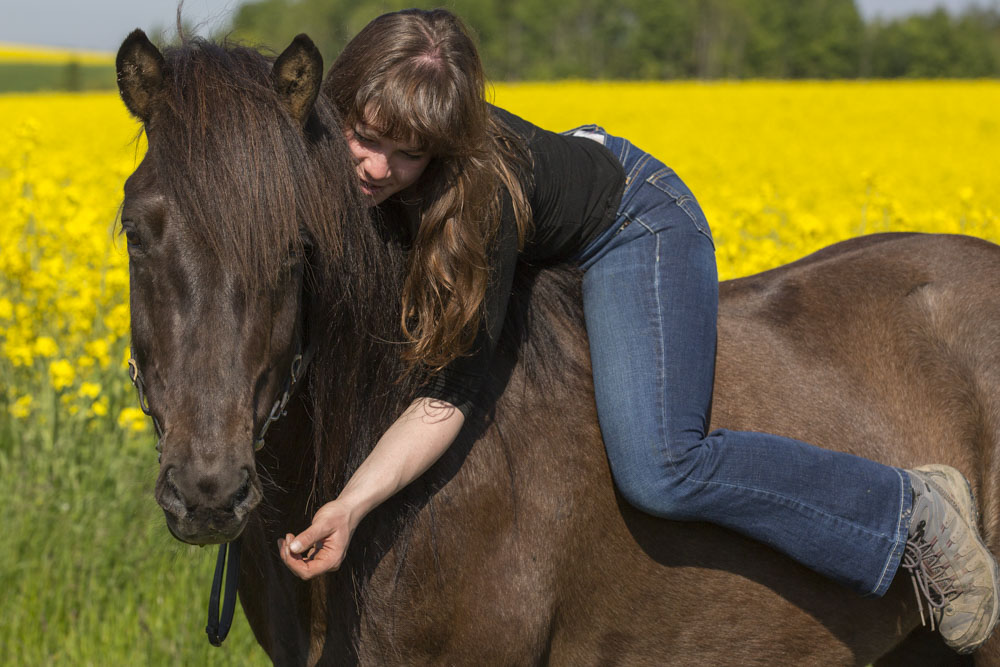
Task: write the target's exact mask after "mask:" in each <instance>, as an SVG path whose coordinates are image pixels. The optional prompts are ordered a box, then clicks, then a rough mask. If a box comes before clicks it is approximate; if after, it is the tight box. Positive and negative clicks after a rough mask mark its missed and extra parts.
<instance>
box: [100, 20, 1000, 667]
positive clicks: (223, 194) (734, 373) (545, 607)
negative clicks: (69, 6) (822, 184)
mask: <svg viewBox="0 0 1000 667" xmlns="http://www.w3.org/2000/svg"><path fill="white" fill-rule="evenodd" d="M116 67H117V73H118V84H119V91H120V93H121V96H122V99H123V101H124V103H125V105H126V107H127V108H128V109H129V110H130V111H131V113H132V114H133V115H134V116H136V117H137V118H138V119H139V120H140V121H141V122H142V125H143V128H144V131H145V132H146V135H147V138H148V150H147V152H146V154H145V156H144V157H143V159H142V161H141V163H140V164H139V166H138V167H137V168H136V170H135V172H134V173H133V174H132V175H131V176H130V177H129V178H128V180H127V182H126V184H125V188H124V192H125V195H124V202H123V205H122V211H121V222H120V225H121V229H122V232H123V233H124V235H125V236H126V238H127V244H128V253H129V273H130V287H131V292H130V305H131V335H132V348H131V349H132V353H133V356H134V360H135V365H136V369H137V372H138V371H139V370H141V372H142V377H143V380H144V382H143V388H144V396H143V397H141V398H142V400H144V401H145V402H146V403H145V404H148V407H149V410H150V411H151V414H152V415H153V418H154V420H155V422H156V424H157V426H158V430H160V432H161V437H160V441H159V446H160V449H161V462H160V470H159V476H158V478H157V483H156V488H155V496H156V500H157V502H158V503H159V504H160V505H161V506H162V508H163V511H164V515H165V518H166V523H167V527H168V529H169V530H170V532H171V533H172V534H173V535H174V536H175V537H176V538H178V539H180V540H182V541H184V542H188V543H192V544H210V543H224V542H228V541H230V540H233V539H236V538H237V537H240V539H242V542H243V558H242V562H241V564H240V566H239V590H240V601H241V603H242V606H243V609H244V612H245V615H246V618H247V620H248V622H249V624H250V626H251V628H252V630H253V633H254V635H255V637H256V639H257V641H258V642H259V643H260V645H261V646H262V647H263V649H264V650H265V651H266V653H267V655H268V656H269V657H270V658H271V660H273V662H274V663H275V664H278V665H287V664H302V663H307V664H379V665H381V664H423V663H449V664H518V665H523V664H541V663H552V664H574V665H577V664H629V665H663V664H713V665H723V664H741V665H742V664H787V663H795V664H803V665H811V664H824V665H826V664H836V665H865V664H870V663H873V662H877V664H908V663H909V664H912V663H913V661H915V660H917V661H919V662H920V663H921V664H960V658H959V656H957V655H955V654H953V653H951V652H950V651H948V650H947V649H946V648H945V647H944V645H943V643H941V642H940V640H938V639H937V637H936V635H932V634H931V633H930V632H929V631H928V630H925V629H922V627H921V618H920V614H919V612H918V608H917V603H916V600H915V598H914V596H913V591H912V590H911V588H910V582H909V581H907V580H906V578H905V577H902V576H898V577H896V579H895V580H894V582H893V585H892V586H891V587H890V590H889V592H888V593H887V594H886V595H885V596H884V597H882V598H879V599H866V598H863V597H860V596H858V595H856V594H855V593H853V592H851V591H848V590H846V589H844V588H842V587H840V586H838V585H837V584H835V583H832V582H830V581H828V580H826V579H824V578H823V577H821V576H819V575H817V574H815V573H813V572H811V571H809V570H807V569H806V568H804V567H802V566H800V565H798V564H796V563H794V562H792V561H791V560H789V559H788V558H787V557H785V556H783V555H781V554H779V553H777V552H775V551H773V550H771V549H770V548H768V547H766V546H764V545H762V544H759V543H756V542H754V541H752V540H749V539H746V538H743V537H741V536H739V535H736V534H734V533H732V532H729V531H728V530H725V529H723V528H720V527H716V526H712V525H707V524H703V523H696V522H670V521H665V520H661V519H657V518H654V517H652V516H648V515H645V514H643V513H641V512H639V511H637V510H635V509H633V508H632V507H630V506H629V505H628V504H627V503H626V502H624V501H623V500H622V498H621V496H620V495H619V494H618V493H617V492H616V490H615V487H614V484H613V482H612V478H611V475H610V472H609V468H608V464H607V459H606V457H605V454H604V449H603V445H602V442H601V434H600V429H599V426H598V422H597V415H596V409H595V406H594V399H593V386H592V378H591V374H590V363H589V353H588V349H587V342H586V332H585V330H584V328H583V324H582V321H583V320H582V312H581V299H580V277H579V273H578V272H577V271H576V270H575V269H573V268H572V267H566V266H562V267H559V266H556V267H530V266H523V267H519V269H518V275H517V278H516V280H515V285H514V288H513V294H512V297H511V300H510V305H509V312H508V315H507V320H506V323H505V326H504V332H503V335H502V339H501V341H500V343H499V345H498V348H497V351H496V354H495V358H494V360H493V365H492V367H491V372H490V377H489V381H488V384H487V386H486V387H485V388H484V390H483V395H482V396H481V399H482V400H481V401H480V403H481V405H483V406H486V407H483V408H481V409H480V410H478V411H477V412H474V413H473V415H471V416H470V419H469V420H467V422H466V425H465V426H464V428H463V431H462V432H461V434H460V436H459V438H458V440H457V441H456V442H455V443H454V444H453V445H452V447H451V448H450V449H449V450H448V452H447V453H446V454H445V455H444V456H443V457H442V458H441V459H440V460H439V461H438V462H437V463H436V464H435V465H434V466H433V467H432V468H431V469H430V470H429V471H428V472H427V473H425V474H424V475H423V476H422V477H420V478H419V479H418V480H417V481H415V482H414V483H412V484H411V485H410V486H408V487H407V488H406V489H404V490H403V491H402V492H401V493H399V494H397V496H395V497H394V498H392V499H391V500H389V501H388V502H386V503H385V504H383V505H382V506H381V507H379V508H378V509H377V510H375V511H374V512H373V513H372V514H371V515H369V516H368V517H366V519H365V520H364V521H363V522H362V523H361V525H360V526H359V527H358V529H357V531H356V533H355V535H354V536H353V539H352V542H351V546H350V549H349V550H348V553H347V556H346V558H345V560H344V562H343V563H342V565H341V566H340V568H339V569H338V570H337V571H335V572H331V573H329V574H327V575H324V576H322V577H319V578H317V579H313V580H310V581H308V582H304V581H301V580H299V579H297V578H296V577H294V576H293V575H292V574H291V573H290V572H289V571H288V570H287V568H285V567H284V565H283V564H282V563H281V561H280V559H279V555H278V549H277V546H276V540H277V539H278V538H279V537H281V536H283V535H284V533H285V532H286V531H297V530H301V529H302V528H304V527H305V526H306V525H308V523H309V521H310V519H311V515H312V512H314V511H315V510H316V509H317V508H318V506H319V505H320V504H322V503H323V502H326V501H327V500H329V499H332V498H334V497H335V496H336V494H337V491H338V490H339V488H341V486H342V485H343V484H344V482H345V481H346V479H347V478H348V477H349V476H350V474H351V472H352V471H353V470H354V469H355V468H356V467H357V465H358V464H359V463H360V462H361V461H362V460H363V459H364V457H365V456H366V455H367V453H368V452H369V451H370V450H371V448H372V447H373V445H374V443H375V442H376V440H377V439H378V437H379V436H380V435H381V433H382V432H383V431H384V430H385V429H386V428H387V427H388V425H389V424H390V423H391V421H392V420H393V419H394V418H395V416H396V415H398V414H399V413H400V412H401V410H402V409H403V408H404V407H405V406H406V405H407V404H408V402H409V400H410V399H411V398H412V396H413V395H414V392H415V391H416V389H417V387H418V386H419V382H420V381H421V377H420V374H419V373H418V372H414V371H412V370H408V366H407V365H406V364H404V363H403V361H402V360H401V349H402V345H401V340H402V335H401V327H400V317H401V306H400V299H399V294H400V290H401V285H402V281H403V278H404V275H405V267H406V259H407V240H406V238H404V237H403V236H402V235H401V234H400V232H399V231H398V230H397V229H396V228H395V227H394V226H393V225H391V224H388V222H387V221H386V220H384V219H381V218H379V217H378V216H376V215H372V213H371V211H370V210H369V209H368V208H367V207H366V206H365V203H364V201H363V199H362V197H361V196H360V194H359V192H358V187H357V183H356V178H355V176H354V171H353V165H352V163H351V160H350V157H349V154H348V152H347V148H346V142H345V140H344V137H343V132H342V126H341V122H340V119H339V118H338V117H337V114H336V112H335V110H334V109H333V107H332V105H331V103H330V102H329V101H328V98H329V96H328V95H327V94H325V93H324V92H323V90H322V86H323V64H322V58H321V57H320V55H319V53H318V51H317V50H316V48H315V47H314V46H313V45H312V42H310V41H309V39H308V38H307V37H305V36H303V35H300V36H299V37H297V38H295V40H294V41H293V42H292V43H291V44H290V45H289V46H288V47H287V48H286V49H285V50H284V51H283V52H282V53H281V54H280V55H279V56H278V57H277V58H274V59H271V58H268V57H265V56H263V55H261V54H259V53H258V52H257V51H255V50H252V49H247V48H244V47H240V46H234V45H227V44H223V45H218V44H214V43H210V42H207V41H203V40H189V41H187V42H185V43H184V44H182V45H181V46H178V47H173V48H170V49H166V50H164V52H161V51H159V50H158V49H157V48H156V47H154V46H153V45H152V44H151V43H150V42H149V40H148V39H147V38H146V36H145V35H144V34H143V33H142V32H141V31H135V32H133V33H132V34H131V35H130V36H129V37H128V38H127V39H126V40H125V41H124V42H123V44H122V46H121V48H120V50H119V52H118V57H117V63H116ZM998 283H1000V248H998V247H997V246H995V245H993V244H991V243H988V242H986V241H983V240H979V239H975V238H970V237H962V236H937V235H922V234H883V235H875V236H869V237H861V238H856V239H852V240H848V241H845V242H842V243H839V244H836V245H833V246H831V247H828V248H825V249H823V250H820V251H818V252H816V253H814V254H812V255H810V256H808V257H805V258H803V259H801V260H799V261H796V262H794V263H792V264H789V265H787V266H782V267H779V268H776V269H773V270H771V271H767V272H765V273H761V274H758V275H755V276H750V277H746V278H741V279H738V280H733V281H728V282H725V283H723V284H722V285H721V287H720V318H719V326H718V360H717V367H716V385H715V394H714V399H713V411H712V419H711V421H712V428H713V429H714V428H720V427H726V428H733V429H746V430H766V431H770V432H776V433H782V434H785V435H788V436H791V437H795V438H799V439H802V440H805V441H808V442H812V443H816V444H818V445H821V446H825V447H831V448H839V449H841V450H844V451H847V452H850V453H853V454H857V455H860V456H865V457H869V458H872V459H876V460H878V461H882V462H884V463H887V464H892V465H896V466H901V467H913V466H917V465H920V464H924V463H930V462H937V463H947V464H950V465H953V466H955V467H957V468H958V469H959V470H961V471H962V473H963V474H965V475H966V477H968V479H969V480H970V482H971V485H972V487H973V489H974V491H975V494H976V497H977V499H978V509H979V512H980V515H981V526H980V529H981V531H982V532H983V535H984V537H985V540H986V542H987V544H988V545H990V548H991V549H992V550H993V552H994V553H998V546H1000V543H998V541H1000V530H998V519H1000V507H998V503H1000V493H998V488H997V484H996V480H997V479H998V474H997V473H998V471H997V466H998V465H1000V456H997V447H998V431H997V429H998V426H1000V298H998V296H997V295H998V294H1000V284H998ZM625 324H626V325H627V323H625ZM303 358H311V361H310V363H309V364H308V367H306V368H304V369H303V367H302V359H303ZM292 380H298V381H297V382H296V383H294V384H295V386H294V387H292V386H291V385H292V384H293V382H292ZM278 396H284V398H285V400H282V401H277V400H276V397H278ZM289 396H290V398H289ZM272 406H275V407H272ZM278 408H280V409H278ZM275 412H277V413H284V416H281V415H280V414H275ZM278 416H280V419H277V417H278ZM262 431H266V437H260V436H261V432H262ZM255 440H263V442H264V445H263V448H262V449H260V451H259V452H256V453H255V451H254V449H255V447H254V442H255ZM976 660H977V661H978V662H980V663H982V664H998V662H1000V644H998V642H997V641H996V639H995V638H994V639H993V640H991V641H990V642H988V643H987V644H986V645H985V646H984V647H983V648H981V649H980V651H979V652H978V653H977V655H976Z"/></svg>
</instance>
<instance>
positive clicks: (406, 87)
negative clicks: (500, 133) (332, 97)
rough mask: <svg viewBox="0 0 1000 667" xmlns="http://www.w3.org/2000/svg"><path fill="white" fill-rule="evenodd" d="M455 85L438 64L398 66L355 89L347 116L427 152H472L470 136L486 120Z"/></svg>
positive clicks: (474, 151)
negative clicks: (353, 99) (353, 98)
mask: <svg viewBox="0 0 1000 667" xmlns="http://www.w3.org/2000/svg"><path fill="white" fill-rule="evenodd" d="M456 87H457V85H456V82H455V80H454V79H453V78H452V77H451V76H450V75H449V74H448V72H446V71H444V70H443V69H442V68H439V67H433V66H429V67H415V68H414V67H410V68H404V67H397V68H394V69H393V70H390V71H389V72H386V73H385V76H383V77H378V78H376V79H374V80H372V81H369V82H367V83H366V85H364V86H362V87H361V88H360V89H359V90H358V93H357V95H356V97H355V104H354V109H353V110H352V114H351V115H352V120H354V121H355V122H357V121H361V122H364V123H365V124H367V125H370V126H371V127H372V128H374V129H375V130H376V131H377V132H379V133H380V134H382V135H384V136H387V137H390V138H392V139H394V140H395V141H400V142H403V143H407V144H412V146H413V147H414V148H417V149H419V150H421V151H426V152H428V153H430V154H432V155H446V156H449V157H467V156H469V155H474V154H477V153H479V152H481V150H482V147H481V146H477V145H474V144H472V143H471V142H470V141H469V138H470V137H477V136H480V134H481V133H480V132H479V131H478V128H481V127H483V125H484V121H485V119H484V118H479V117H478V116H479V115H480V114H479V113H477V112H478V111H479V109H478V108H477V107H476V106H472V105H468V104H464V103H463V102H465V100H466V99H468V98H467V96H465V95H462V94H460V93H459V92H458V91H456Z"/></svg>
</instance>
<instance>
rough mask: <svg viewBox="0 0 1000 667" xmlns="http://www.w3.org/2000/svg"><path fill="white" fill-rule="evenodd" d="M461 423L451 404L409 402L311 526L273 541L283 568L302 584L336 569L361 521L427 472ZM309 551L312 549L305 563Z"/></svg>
mask: <svg viewBox="0 0 1000 667" xmlns="http://www.w3.org/2000/svg"><path fill="white" fill-rule="evenodd" d="M464 422H465V417H464V415H462V413H461V412H460V411H459V410H458V409H457V408H455V407H454V406H453V405H451V404H450V403H447V402H445V401H441V400H438V399H432V398H418V399H416V400H414V401H413V403H411V404H410V407H408V408H407V409H406V411H405V412H403V414H402V415H401V416H400V417H399V419H397V420H396V421H395V422H393V424H392V426H390V427H389V430H387V431H386V432H385V434H384V435H383V436H382V437H381V438H380V439H379V441H378V443H377V444H376V445H375V448H374V449H373V450H372V452H371V454H369V455H368V458H366V459H365V460H364V462H363V463H362V464H361V465H360V466H359V467H358V469H357V470H356V471H355V473H354V475H353V476H352V477H351V479H350V480H348V482H347V485H346V486H344V489H343V491H341V492H340V496H338V497H337V499H336V500H333V501H331V502H329V503H327V504H326V505H323V507H321V508H320V509H319V511H318V512H316V515H315V516H314V517H313V522H312V525H311V526H309V528H307V529H306V530H305V531H303V532H302V533H299V534H298V535H292V534H291V533H289V534H287V535H286V536H285V539H283V540H278V549H279V551H280V553H281V559H282V560H283V561H284V562H285V565H287V566H288V568H289V569H290V570H291V571H292V572H294V573H295V574H296V575H298V576H299V577H301V578H302V579H310V578H312V577H315V576H317V575H319V574H322V573H324V572H327V571H329V570H335V569H337V568H338V567H340V564H341V563H342V562H343V560H344V554H345V552H346V551H347V545H348V543H349V542H350V540H351V535H352V534H353V533H354V529H355V528H357V526H358V524H359V523H360V522H361V519H363V518H364V517H365V515H367V514H368V513H369V512H370V511H372V510H373V509H374V508H375V507H377V506H378V505H379V504H380V503H382V502H384V501H385V500H386V499H388V498H389V497H390V496H392V495H393V494H394V493H396V492H397V491H399V490H400V489H402V488H403V487H404V486H406V485H407V484H409V483H410V482H412V481H413V480H415V479H416V478H417V477H419V476H420V475H421V474H422V473H423V472H424V471H425V470H427V469H428V468H429V467H431V465H433V463H434V462H435V461H437V460H438V459H439V458H440V457H441V455H442V454H443V453H444V451H445V450H446V449H448V447H449V445H451V443H452V442H453V441H454V440H455V438H456V436H458V432H459V431H460V430H461V429H462V424H463V423H464ZM313 545H315V546H316V547H317V549H316V551H315V553H313V554H312V555H311V557H310V558H307V557H306V555H307V554H308V552H309V551H310V550H311V549H312V547H313Z"/></svg>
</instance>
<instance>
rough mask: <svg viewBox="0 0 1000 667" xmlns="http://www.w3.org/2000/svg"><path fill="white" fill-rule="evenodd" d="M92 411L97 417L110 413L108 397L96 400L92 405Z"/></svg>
mask: <svg viewBox="0 0 1000 667" xmlns="http://www.w3.org/2000/svg"><path fill="white" fill-rule="evenodd" d="M90 412H91V413H93V414H94V415H95V416H97V417H103V416H104V415H106V414H108V399H107V398H105V397H102V398H99V399H97V400H96V401H94V402H93V403H92V404H91V406H90Z"/></svg>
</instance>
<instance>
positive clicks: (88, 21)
mask: <svg viewBox="0 0 1000 667" xmlns="http://www.w3.org/2000/svg"><path fill="white" fill-rule="evenodd" d="M177 1H178V0H0V42H15V43H22V44H41V45H49V46H63V47H72V48H80V49H94V50H99V51H116V50H117V49H118V46H119V45H120V44H121V42H122V40H123V39H124V38H125V36H126V35H128V33H129V32H131V31H132V30H133V29H134V28H143V29H145V30H147V31H149V30H154V29H156V28H157V27H170V26H173V25H174V19H175V15H176V11H177ZM650 1H651V2H662V1H664V0H650ZM760 1H761V2H768V1H769V0H760ZM803 1H805V2H808V0H803ZM855 2H857V5H858V8H859V9H860V11H861V14H862V15H863V16H864V17H865V18H872V17H874V16H882V17H885V18H893V17H897V16H902V15H905V14H908V13H911V12H922V11H928V10H931V9H933V8H935V7H938V6H944V7H945V8H947V9H949V10H953V11H961V10H962V9H963V8H965V7H967V6H970V5H974V4H978V5H979V6H992V7H1000V0H855ZM240 4H242V3H241V0H185V2H184V18H185V21H191V22H193V23H195V24H200V25H202V26H204V27H203V28H202V29H201V30H199V33H200V34H203V35H204V34H207V33H209V32H211V30H212V29H213V28H215V27H217V26H220V25H224V24H226V23H227V21H228V19H229V17H230V16H231V15H232V13H233V11H234V10H235V9H236V8H237V7H238V6H239V5H240ZM441 4H443V5H446V4H447V1H446V0H442V3H441Z"/></svg>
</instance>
